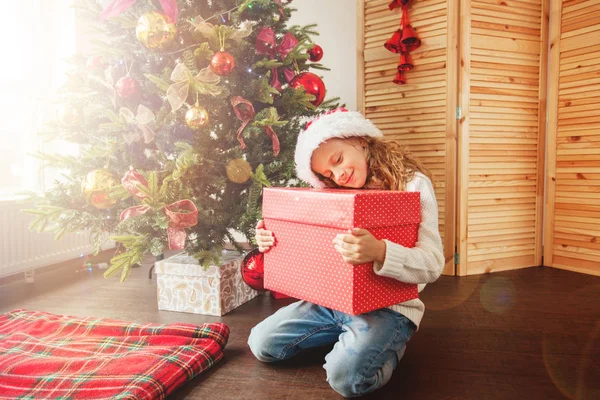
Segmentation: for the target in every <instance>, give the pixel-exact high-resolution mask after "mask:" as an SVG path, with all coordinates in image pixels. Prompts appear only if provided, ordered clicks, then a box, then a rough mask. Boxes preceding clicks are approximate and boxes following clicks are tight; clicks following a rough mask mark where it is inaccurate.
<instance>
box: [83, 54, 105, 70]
mask: <svg viewBox="0 0 600 400" xmlns="http://www.w3.org/2000/svg"><path fill="white" fill-rule="evenodd" d="M85 66H86V68H87V69H90V70H95V69H104V68H105V67H106V63H105V62H104V59H103V58H102V56H91V57H89V58H88V59H87V61H86V63H85Z"/></svg>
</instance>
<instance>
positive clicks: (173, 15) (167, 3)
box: [100, 0, 179, 23]
mask: <svg viewBox="0 0 600 400" xmlns="http://www.w3.org/2000/svg"><path fill="white" fill-rule="evenodd" d="M136 1H137V0H113V2H112V3H110V4H109V5H108V6H106V8H105V9H104V10H103V11H102V13H101V14H100V19H101V20H102V21H106V20H107V19H108V18H111V17H116V16H117V15H121V14H123V13H124V12H125V10H127V9H128V8H129V7H131V6H132V5H134V4H135V2H136ZM160 5H161V6H162V9H163V11H164V13H165V14H167V16H168V17H169V18H170V19H171V21H172V22H173V23H176V22H177V17H178V16H179V9H178V8H177V0H160Z"/></svg>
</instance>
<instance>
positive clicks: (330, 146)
mask: <svg viewBox="0 0 600 400" xmlns="http://www.w3.org/2000/svg"><path fill="white" fill-rule="evenodd" d="M311 168H312V170H313V171H314V172H316V173H318V174H320V175H322V176H324V177H325V178H328V179H331V180H332V181H333V182H335V183H336V184H337V185H338V186H344V187H348V188H355V189H358V188H361V187H363V186H364V185H365V183H366V182H367V175H368V167H367V158H366V156H365V149H364V147H363V144H362V143H361V142H360V140H349V139H337V138H335V139H329V140H328V141H326V142H324V143H321V145H320V146H319V147H317V149H316V150H315V151H314V152H313V154H312V158H311Z"/></svg>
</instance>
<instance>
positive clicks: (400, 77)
mask: <svg viewBox="0 0 600 400" xmlns="http://www.w3.org/2000/svg"><path fill="white" fill-rule="evenodd" d="M392 82H394V83H395V84H396V85H404V84H405V83H406V77H405V76H404V71H398V72H397V73H396V77H395V78H394V80H393V81H392Z"/></svg>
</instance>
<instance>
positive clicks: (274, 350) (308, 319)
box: [248, 109, 444, 397]
mask: <svg viewBox="0 0 600 400" xmlns="http://www.w3.org/2000/svg"><path fill="white" fill-rule="evenodd" d="M382 136H383V135H382V133H381V131H380V130H379V129H377V128H376V127H375V125H374V124H373V123H372V122H371V121H369V120H367V119H365V118H364V117H363V116H362V115H361V114H360V113H358V112H351V111H347V110H345V109H337V110H333V111H331V112H328V113H326V114H323V115H321V116H319V117H317V118H316V119H314V120H313V121H310V122H309V123H308V124H307V125H306V128H305V130H304V131H303V132H301V133H300V135H299V136H298V143H297V146H296V154H295V161H296V172H297V175H298V177H299V178H300V179H302V180H304V181H306V182H307V183H309V184H310V185H312V186H313V187H315V188H324V187H329V188H355V189H356V188H364V189H383V190H404V191H419V192H420V197H421V214H422V215H421V224H420V225H419V236H418V241H417V243H416V245H415V247H414V248H405V247H403V246H401V245H399V244H396V243H392V242H390V241H388V240H377V239H375V237H373V236H372V235H371V234H370V233H369V231H367V230H365V229H352V230H351V231H349V232H348V233H346V234H339V235H337V236H336V238H335V239H334V240H333V244H332V245H333V246H335V248H336V250H337V251H338V252H339V253H340V254H341V256H342V257H343V258H344V260H345V261H346V262H348V263H350V264H353V265H356V264H363V263H367V262H371V261H373V269H374V271H375V273H377V274H379V275H382V276H386V277H389V278H394V279H398V280H400V281H402V282H407V283H415V284H419V292H420V291H421V290H423V287H424V286H425V284H426V283H430V282H433V281H435V280H436V279H437V278H438V277H439V276H440V274H441V273H442V270H443V268H444V255H443V250H442V241H441V238H440V234H439V230H438V207H437V202H436V198H435V194H434V192H433V186H432V183H431V180H430V178H431V173H430V172H429V171H428V170H427V169H426V168H425V167H424V166H423V165H422V164H421V163H420V162H418V161H417V160H415V159H414V158H412V157H411V155H410V154H409V153H407V152H405V151H403V150H402V149H401V148H400V147H399V146H398V145H397V144H395V143H393V142H384V141H381V140H380V137H382ZM256 242H257V244H258V246H259V249H260V251H261V252H267V251H269V249H270V248H271V246H273V245H275V236H274V234H273V232H270V231H267V230H265V229H264V224H263V221H262V220H261V221H258V224H257V226H256ZM424 310H425V306H424V305H423V302H422V301H421V300H419V299H414V300H410V301H407V302H404V303H402V304H396V305H393V306H390V307H388V308H383V309H379V310H375V311H371V312H368V313H365V314H361V315H354V316H353V315H348V314H344V313H341V312H338V311H334V310H331V309H328V308H325V307H321V306H318V305H315V304H312V303H309V302H306V301H298V302H296V303H293V304H290V305H288V306H287V307H283V308H281V309H279V310H278V311H277V312H276V313H275V314H273V315H271V316H270V317H268V318H266V319H265V320H264V321H262V322H261V323H259V324H258V325H257V326H255V327H254V328H253V329H252V331H251V333H250V337H249V338H248V345H249V346H250V349H251V350H252V353H254V355H255V356H256V358H258V359H259V360H260V361H263V362H275V361H280V360H285V359H288V358H290V357H293V356H294V355H296V354H298V352H300V351H302V350H305V349H308V348H311V347H317V346H324V345H332V344H333V350H331V352H330V353H329V354H327V356H326V357H325V365H324V366H323V367H324V368H325V371H326V373H327V382H329V384H330V385H331V387H332V388H333V389H334V390H335V391H337V392H338V393H340V394H341V395H343V396H346V397H354V396H360V395H364V394H366V393H369V392H372V391H373V390H375V389H377V388H379V387H381V386H383V385H385V384H386V383H387V382H388V381H389V379H390V377H391V376H392V372H393V371H394V369H395V368H396V365H397V364H398V361H399V360H400V359H401V358H402V356H403V355H404V351H405V350H406V343H407V342H408V340H409V339H410V338H411V336H412V335H413V333H414V332H415V331H416V330H417V329H418V327H419V323H420V322H421V318H422V317H423V312H424Z"/></svg>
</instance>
